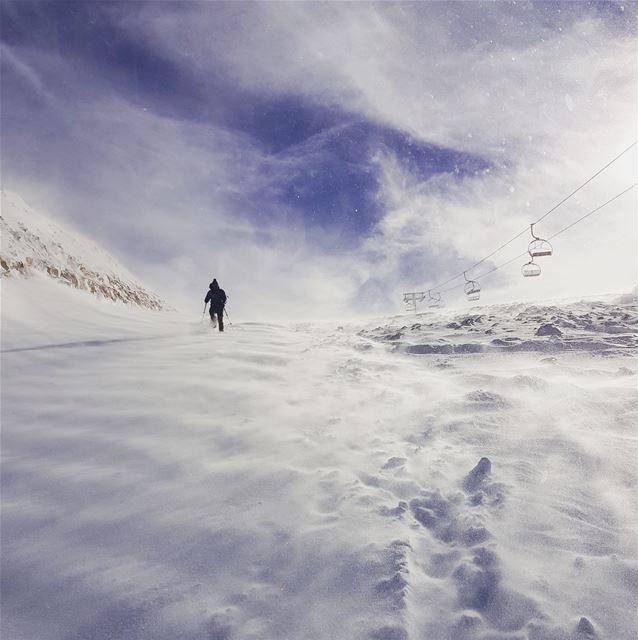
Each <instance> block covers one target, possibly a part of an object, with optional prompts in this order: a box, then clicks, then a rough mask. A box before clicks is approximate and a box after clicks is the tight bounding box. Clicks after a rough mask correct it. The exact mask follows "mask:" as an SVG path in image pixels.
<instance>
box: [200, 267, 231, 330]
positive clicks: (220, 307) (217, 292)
mask: <svg viewBox="0 0 638 640" xmlns="http://www.w3.org/2000/svg"><path fill="white" fill-rule="evenodd" d="M209 302H210V309H209V310H208V311H209V313H210V320H211V322H212V323H213V325H214V324H215V316H217V326H218V327H219V330H220V331H223V330H224V305H225V304H226V293H225V291H224V290H223V289H220V288H219V285H218V284H217V280H213V281H212V282H211V283H210V285H208V292H207V293H206V297H205V298H204V308H206V304H207V303H209Z"/></svg>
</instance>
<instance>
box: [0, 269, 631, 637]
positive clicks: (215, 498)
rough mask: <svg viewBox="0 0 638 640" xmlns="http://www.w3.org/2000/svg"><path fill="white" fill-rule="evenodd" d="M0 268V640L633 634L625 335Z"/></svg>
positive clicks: (533, 320)
mask: <svg viewBox="0 0 638 640" xmlns="http://www.w3.org/2000/svg"><path fill="white" fill-rule="evenodd" d="M3 287H4V290H3V303H4V306H3V336H2V349H3V354H2V364H3V375H2V395H3V404H2V425H3V431H2V450H3V478H2V492H3V495H2V498H3V520H2V535H3V571H2V580H3V616H2V632H3V637H6V638H11V639H12V640H13V639H16V640H26V639H31V638H39V639H41V640H49V639H51V640H53V639H55V640H62V639H63V640H80V639H83V640H84V639H86V638H92V639H94V638H110V639H117V638H121V639H127V640H128V639H140V640H141V639H153V640H161V639H167V640H168V639H169V638H170V639H174V638H182V639H191V638H192V639H193V640H195V639H200V638H201V639H202V640H203V639H206V640H213V639H214V640H221V639H224V640H228V639H235V638H237V639H242V640H251V639H252V640H257V639H260V640H263V639H268V640H271V639H272V640H275V639H277V640H302V639H303V640H306V639H322V640H323V639H325V640H358V639H361V640H363V639H372V640H407V639H410V640H412V639H415V640H416V639H418V640H421V639H426V638H436V639H440V640H464V639H467V640H473V639H479V638H480V639H482V640H487V639H495V638H499V639H501V640H503V639H507V640H514V639H520V638H529V639H530V640H532V639H533V640H549V639H556V640H584V639H586V638H608V639H609V640H625V639H627V640H629V639H630V638H633V637H635V630H636V624H637V623H638V620H637V619H636V614H635V611H636V610H637V605H638V602H637V594H638V567H637V564H636V539H637V535H636V534H637V531H636V529H637V524H636V522H637V519H636V515H637V510H636V505H637V502H636V486H637V482H636V479H637V478H636V475H637V474H636V460H637V457H636V456H637V447H636V433H635V424H636V414H637V412H638V399H637V394H636V373H635V359H632V358H631V357H628V356H631V355H633V356H634V357H635V353H634V351H633V350H632V348H630V347H627V348H626V349H625V351H623V350H622V348H621V347H622V345H620V346H618V344H616V343H613V345H615V346H613V345H612V347H610V348H609V353H608V355H602V354H601V353H600V352H598V351H596V352H594V353H592V352H590V351H587V350H580V351H578V350H574V351H570V352H566V351H564V350H558V351H556V352H555V353H554V355H548V353H546V352H545V351H542V352H540V351H532V352H513V353H495V352H492V351H486V352H485V353H476V354H465V355H459V354H454V353H452V354H447V355H436V354H435V355H417V354H415V353H410V351H409V349H405V348H404V346H405V344H408V343H409V344H414V343H422V342H423V341H422V339H421V338H418V339H417V338H415V335H416V334H418V333H419V332H426V331H427V332H428V340H429V341H434V342H431V343H432V344H434V343H436V344H445V343H446V341H449V340H451V338H449V339H448V337H447V336H449V335H450V334H451V333H454V335H455V336H459V331H461V332H463V334H464V335H462V336H461V337H460V338H459V340H456V338H454V339H455V340H456V341H457V342H459V341H460V342H461V343H467V342H468V341H472V340H474V341H475V342H476V341H479V340H478V338H476V340H475V337H474V336H473V335H472V334H471V332H469V330H466V329H461V330H454V329H449V328H447V327H446V324H447V323H449V318H447V317H446V316H444V315H440V316H436V315H429V314H428V315H425V316H423V317H422V319H421V323H422V325H423V326H422V327H420V328H418V329H415V330H414V332H412V333H410V330H408V329H405V328H404V329H403V331H401V330H400V327H399V328H397V327H395V326H393V325H394V322H395V321H391V322H389V323H387V326H385V327H382V329H383V330H382V331H381V330H379V331H377V330H376V329H375V328H374V327H373V326H371V327H366V328H363V330H361V327H349V326H347V327H343V328H337V327H335V326H327V325H323V326H314V325H310V324H304V325H297V326H280V325H269V324H265V323H235V324H234V325H233V326H232V327H229V328H228V330H227V332H225V333H224V334H221V335H220V334H219V333H217V332H214V331H212V330H211V329H210V328H209V327H208V326H207V324H206V323H203V324H200V323H198V319H197V318H183V317H181V316H179V315H178V314H170V313H165V314H159V313H151V312H148V311H145V310H138V311H133V310H131V309H129V308H126V307H124V306H122V305H116V304H106V303H104V302H97V301H94V300H92V299H91V298H89V296H88V295H86V294H84V293H82V292H79V291H75V290H72V289H69V288H66V287H63V286H61V285H58V284H56V283H51V282H49V281H46V280H44V279H40V280H38V279H37V278H34V279H31V280H28V281H20V282H11V283H8V282H6V281H5V282H4V283H3ZM51 287H54V288H51ZM7 302H8V303H9V304H7ZM38 308H41V309H42V310H43V313H41V314H35V313H34V312H35V310H36V309H38ZM614 310H617V309H616V308H615V307H613V306H610V307H609V310H608V311H609V314H610V317H611V314H612V312H613V311H614ZM491 313H492V314H494V315H500V316H502V317H499V320H498V321H499V322H501V323H502V324H503V325H504V326H506V327H507V328H509V327H517V326H518V325H516V324H511V323H512V321H511V318H512V314H511V313H509V312H505V311H504V310H502V309H501V310H499V309H496V308H495V309H493V310H492V311H491ZM523 313H525V311H524V310H523ZM597 313H607V312H603V311H602V310H600V309H599V310H598V311H597ZM627 313H630V315H631V314H635V313H636V311H635V309H633V307H632V308H628V310H627ZM534 314H537V312H536V311H535V312H534ZM534 314H532V313H531V312H530V318H531V320H530V325H531V324H534V326H538V324H539V323H540V319H539V318H537V315H534ZM632 317H634V316H633V315H632ZM400 322H402V323H403V324H406V322H407V323H408V325H409V323H410V322H411V320H406V319H405V318H403V319H400ZM425 325H428V326H425ZM633 326H635V325H632V324H631V323H630V321H629V320H628V321H627V324H626V328H627V331H626V332H625V334H621V333H618V334H613V335H614V336H617V335H620V336H621V337H622V336H623V335H625V337H627V336H631V335H632V334H631V330H632V329H631V327H633ZM518 330H519V333H518V334H516V335H518V337H519V338H520V340H521V341H523V340H524V339H525V335H524V332H525V331H526V330H527V329H526V328H525V326H523V325H521V326H518ZM397 332H399V333H402V336H401V337H400V338H393V339H386V338H387V336H396V333H397ZM634 333H635V332H634ZM408 334H409V335H410V336H411V337H410V339H409V340H408V338H407V337H406V336H407V335H408ZM384 336H385V338H384ZM461 338H462V339H461ZM491 339H494V336H492V335H491V334H490V336H489V338H486V340H491ZM568 339H569V336H567V338H566V339H565V340H568ZM596 339H600V340H610V341H613V340H614V339H615V338H614V337H613V336H611V337H610V336H607V335H606V334H605V335H602V334H600V332H598V333H596ZM481 340H483V338H481ZM544 340H547V341H549V340H550V338H544ZM579 340H580V338H579ZM479 342H480V341H479ZM610 344H611V342H610ZM483 458H486V459H487V460H482V459H483Z"/></svg>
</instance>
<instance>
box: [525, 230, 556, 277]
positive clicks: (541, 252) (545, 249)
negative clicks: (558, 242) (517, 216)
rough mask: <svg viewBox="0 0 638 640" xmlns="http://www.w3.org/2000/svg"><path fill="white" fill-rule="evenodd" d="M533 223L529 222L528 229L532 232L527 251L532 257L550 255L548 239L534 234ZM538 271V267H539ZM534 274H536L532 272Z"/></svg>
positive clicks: (550, 248) (550, 249)
mask: <svg viewBox="0 0 638 640" xmlns="http://www.w3.org/2000/svg"><path fill="white" fill-rule="evenodd" d="M534 224H535V223H533V224H530V231H531V233H532V238H533V240H532V241H531V242H530V243H529V246H528V247H527V251H528V252H529V255H530V256H532V258H540V257H542V256H551V255H552V245H551V244H549V241H547V240H543V238H539V237H538V236H537V235H535V234H534ZM539 273H540V268H539ZM534 275H538V273H537V274H534Z"/></svg>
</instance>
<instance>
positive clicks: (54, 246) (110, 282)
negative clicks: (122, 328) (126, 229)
mask: <svg viewBox="0 0 638 640" xmlns="http://www.w3.org/2000/svg"><path fill="white" fill-rule="evenodd" d="M1 202H2V207H1V214H0V230H1V231H2V244H1V249H0V275H1V277H3V278H6V277H15V276H22V277H29V276H30V275H32V274H33V273H34V272H41V273H44V274H45V275H47V276H48V277H50V278H51V279H53V280H56V281H58V282H61V283H63V284H66V285H67V286H70V287H73V288H75V289H80V290H83V291H86V292H87V293H90V294H92V295H93V296H95V297H98V298H101V299H105V300H111V301H113V302H122V303H124V304H130V305H136V306H140V307H145V308H147V309H153V310H157V311H160V310H167V309H168V308H169V307H168V305H167V304H166V303H165V302H164V301H163V300H162V299H161V298H160V297H159V296H157V295H156V294H154V293H153V292H151V291H149V290H148V289H147V288H146V287H144V286H143V285H141V284H140V283H139V282H137V281H136V279H135V277H134V276H133V275H132V274H130V273H129V272H128V270H127V269H126V268H125V267H123V266H122V265H121V264H120V263H119V262H118V261H117V260H116V259H115V258H114V257H113V256H111V255H110V254H109V253H108V252H107V251H105V250H104V249H103V248H101V247H100V246H99V245H97V244H96V243H94V242H93V241H91V240H90V239H88V238H86V237H84V236H82V234H80V233H77V232H75V231H71V230H69V229H65V228H64V227H63V226H62V225H60V224H59V223H57V222H53V221H52V220H50V219H49V218H48V217H46V216H44V215H43V214H42V213H39V212H36V211H34V210H33V209H32V208H31V207H30V206H29V205H27V204H26V202H25V201H24V200H23V199H22V198H21V197H20V196H19V195H18V194H16V193H12V192H7V191H4V190H2V192H1Z"/></svg>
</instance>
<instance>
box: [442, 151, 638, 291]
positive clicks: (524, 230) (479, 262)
mask: <svg viewBox="0 0 638 640" xmlns="http://www.w3.org/2000/svg"><path fill="white" fill-rule="evenodd" d="M637 144H638V140H634V141H633V142H632V143H631V144H630V145H629V146H628V147H627V148H626V149H625V150H624V151H622V152H621V153H619V154H618V155H617V156H616V157H615V158H614V159H613V160H610V161H609V162H608V163H607V164H606V165H605V166H604V167H602V168H601V169H599V170H598V171H596V173H594V175H592V176H591V177H590V178H588V179H587V180H586V181H585V182H583V183H582V184H581V185H580V186H579V187H578V188H577V189H574V191H572V192H571V193H570V194H569V195H568V196H566V197H564V198H563V199H562V200H561V201H560V202H559V203H558V204H556V205H554V206H553V207H552V208H551V209H550V210H549V211H547V212H545V213H544V214H543V215H542V216H541V217H540V218H538V220H536V222H534V224H535V225H536V224H538V223H539V222H540V221H541V220H543V219H544V218H546V217H547V216H548V215H549V214H550V213H553V212H554V211H556V209H558V207H560V206H561V205H562V204H564V203H565V202H567V200H569V199H570V198H571V197H572V196H574V195H576V194H577V193H578V192H579V191H580V190H581V189H583V188H584V187H586V186H587V185H588V184H589V183H590V182H591V181H592V180H594V178H597V177H598V176H599V175H600V174H601V173H602V172H603V171H605V170H606V169H608V168H609V167H610V166H611V165H612V164H614V162H616V161H617V160H619V159H620V158H621V157H622V156H624V155H625V154H626V153H627V152H628V151H630V150H631V149H633V147H635V146H636V145H637ZM528 232H529V227H527V226H526V227H525V229H523V230H522V231H520V232H519V233H517V234H516V235H515V236H514V237H512V238H510V239H509V240H508V241H507V242H504V243H503V244H502V245H501V246H500V247H498V248H497V249H494V251H492V253H490V254H489V255H487V256H485V257H484V258H481V259H480V260H479V261H478V262H476V263H474V264H473V265H472V266H471V267H469V268H468V269H465V270H464V271H471V270H472V269H475V268H476V267H478V266H479V265H480V264H483V263H484V262H485V261H486V260H489V259H490V258H491V257H492V256H494V255H496V254H497V253H498V252H499V251H501V250H502V249H504V248H505V247H507V246H508V245H509V244H511V243H512V242H514V240H517V239H518V238H520V237H521V236H522V235H524V234H526V233H528ZM552 237H553V236H552ZM462 275H463V271H461V273H458V274H457V275H455V276H453V277H451V278H449V279H448V280H445V281H443V282H440V283H439V284H437V285H434V286H433V287H431V289H432V290H437V289H439V287H443V286H445V285H446V284H448V283H450V282H453V281H454V280H456V279H457V278H460V277H461V276H462ZM454 288H455V289H456V288H457V287H454ZM447 291H450V289H447ZM441 293H443V291H441Z"/></svg>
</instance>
